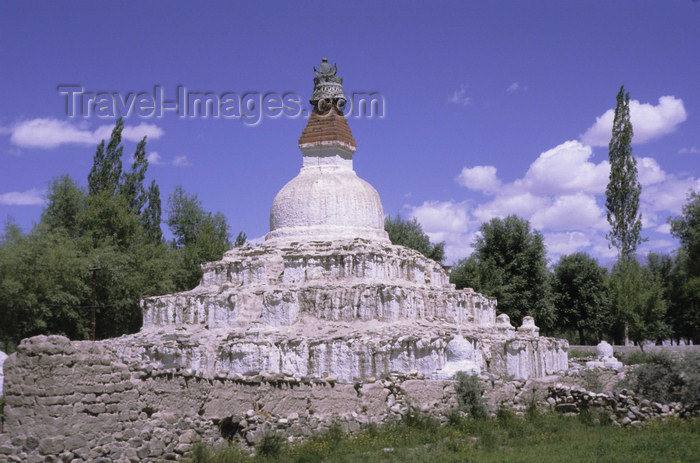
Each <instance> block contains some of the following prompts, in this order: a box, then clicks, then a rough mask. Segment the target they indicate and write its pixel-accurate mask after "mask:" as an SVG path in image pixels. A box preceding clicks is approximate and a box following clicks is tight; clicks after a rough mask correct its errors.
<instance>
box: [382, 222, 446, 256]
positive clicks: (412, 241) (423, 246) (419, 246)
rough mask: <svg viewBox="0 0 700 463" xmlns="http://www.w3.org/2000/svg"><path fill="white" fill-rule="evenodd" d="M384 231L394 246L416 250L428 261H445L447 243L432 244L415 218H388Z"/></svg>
mask: <svg viewBox="0 0 700 463" xmlns="http://www.w3.org/2000/svg"><path fill="white" fill-rule="evenodd" d="M384 230H386V232H387V233H388V234H389V239H390V240H391V243H392V244H397V245H401V246H406V247H407V248H411V249H415V250H416V251H418V252H420V253H421V254H423V255H424V256H425V257H427V258H428V259H433V260H434V261H437V262H442V261H443V260H444V259H445V243H444V242H440V243H437V244H433V243H431V242H430V238H429V237H428V235H427V234H426V233H425V232H424V231H423V227H421V224H420V223H418V220H417V219H416V218H415V217H414V218H412V219H410V220H404V219H402V218H401V216H400V215H397V216H396V218H395V219H392V218H391V217H390V216H387V217H385V218H384Z"/></svg>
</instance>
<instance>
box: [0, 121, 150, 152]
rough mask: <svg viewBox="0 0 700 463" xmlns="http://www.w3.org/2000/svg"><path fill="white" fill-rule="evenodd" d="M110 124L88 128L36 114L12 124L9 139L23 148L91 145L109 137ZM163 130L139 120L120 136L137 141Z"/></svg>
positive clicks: (127, 127)
mask: <svg viewBox="0 0 700 463" xmlns="http://www.w3.org/2000/svg"><path fill="white" fill-rule="evenodd" d="M112 128H113V127H112V126H109V125H103V126H100V127H98V128H96V129H95V130H89V129H86V128H84V127H83V126H81V125H77V124H72V123H70V122H68V121H63V120H59V119H53V118H38V119H31V120H28V121H22V122H19V123H17V124H15V125H14V126H13V127H12V128H11V136H10V140H11V141H12V143H13V144H15V145H16V146H19V147H22V148H43V149H50V148H55V147H57V146H59V145H62V144H69V143H72V144H83V145H94V144H97V143H99V142H100V141H101V140H103V139H108V138H109V136H110V134H111V132H112ZM162 135H163V130H162V129H161V128H159V127H157V126H156V125H153V124H145V123H141V124H139V125H137V126H126V127H124V131H123V132H122V137H123V138H124V139H125V140H129V141H140V140H141V139H142V138H143V137H144V136H148V137H149V138H152V139H154V138H160V137H161V136H162Z"/></svg>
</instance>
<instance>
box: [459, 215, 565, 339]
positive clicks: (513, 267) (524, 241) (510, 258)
mask: <svg viewBox="0 0 700 463" xmlns="http://www.w3.org/2000/svg"><path fill="white" fill-rule="evenodd" d="M474 249H475V250H474V252H473V253H472V255H471V256H470V257H469V258H468V259H465V260H462V261H460V262H459V263H458V264H457V266H456V267H455V268H454V269H453V271H452V274H451V276H450V280H451V281H452V283H454V284H455V285H456V286H457V288H465V287H471V288H473V289H474V290H476V291H479V292H482V293H485V294H487V295H489V296H493V297H496V298H497V299H498V309H499V311H501V312H503V313H505V314H507V315H508V316H509V317H510V318H511V320H512V321H513V322H514V323H516V324H518V325H519V324H520V323H521V322H522V318H523V317H524V316H525V315H531V316H534V317H535V319H536V320H537V322H538V324H539V325H540V326H541V328H542V329H543V330H545V331H546V330H548V329H551V328H552V327H553V324H554V311H553V305H552V298H551V291H550V282H549V274H548V272H547V259H546V249H545V246H544V241H543V240H542V235H541V234H540V233H539V232H538V231H537V230H534V231H531V230H530V223H529V222H528V221H527V220H524V219H521V218H519V217H517V216H515V215H510V216H508V217H506V218H505V219H500V218H494V219H492V220H491V221H490V222H488V223H484V224H482V225H481V228H480V236H478V237H477V238H476V240H475V242H474Z"/></svg>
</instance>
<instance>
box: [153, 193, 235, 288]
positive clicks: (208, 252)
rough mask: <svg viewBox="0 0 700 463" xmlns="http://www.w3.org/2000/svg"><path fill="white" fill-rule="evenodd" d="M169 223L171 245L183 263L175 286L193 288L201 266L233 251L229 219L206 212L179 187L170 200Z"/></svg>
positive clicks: (199, 275) (197, 279)
mask: <svg viewBox="0 0 700 463" xmlns="http://www.w3.org/2000/svg"><path fill="white" fill-rule="evenodd" d="M167 223H168V226H169V227H170V230H171V231H172V233H173V243H172V246H173V248H175V249H177V250H178V254H179V256H180V259H181V262H182V264H181V265H180V272H179V273H178V275H177V277H176V286H177V288H178V289H180V290H184V289H192V288H193V287H195V286H196V285H197V283H198V282H199V280H200V278H201V277H202V269H201V267H200V264H201V263H202V262H208V261H214V260H219V259H221V257H222V256H223V254H224V252H226V251H227V250H229V249H231V241H230V238H231V235H230V234H229V231H228V225H227V224H226V218H225V217H224V216H223V214H221V213H220V212H217V213H216V214H213V215H212V214H211V213H210V212H207V211H205V210H204V209H203V208H202V203H201V201H200V200H199V199H197V196H196V195H188V194H187V193H185V191H184V190H183V189H182V187H181V186H177V187H175V192H174V193H173V194H172V195H170V197H169V198H168V220H167ZM240 236H241V235H239V237H240Z"/></svg>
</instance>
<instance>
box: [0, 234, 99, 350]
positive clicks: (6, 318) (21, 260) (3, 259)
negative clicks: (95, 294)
mask: <svg viewBox="0 0 700 463" xmlns="http://www.w3.org/2000/svg"><path fill="white" fill-rule="evenodd" d="M86 274H87V261H86V258H85V255H84V254H83V253H81V252H80V250H79V249H78V247H77V243H76V241H75V240H74V239H72V238H70V237H69V236H68V235H67V234H66V231H65V229H62V228H61V229H58V230H51V229H49V227H46V226H43V225H38V226H37V227H35V229H34V230H32V232H31V233H29V234H25V233H23V232H22V231H21V230H20V229H19V227H17V226H16V225H14V224H12V223H8V224H7V225H6V227H5V231H4V233H3V234H2V235H0V313H2V323H0V341H2V342H3V343H4V345H5V346H4V347H5V349H9V348H11V347H14V346H16V345H17V344H18V343H19V341H20V340H21V339H22V338H25V337H27V336H33V335H36V334H42V333H57V334H64V335H66V336H69V337H71V338H73V339H76V338H77V339H83V338H85V337H86V336H87V333H88V329H89V326H88V321H89V319H88V318H86V317H85V316H84V315H85V313H84V310H83V309H82V308H81V307H80V305H81V303H82V301H83V300H85V299H87V295H88V294H89V287H88V286H87V285H86V284H85V279H86V278H87V275H86Z"/></svg>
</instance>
